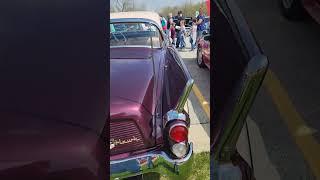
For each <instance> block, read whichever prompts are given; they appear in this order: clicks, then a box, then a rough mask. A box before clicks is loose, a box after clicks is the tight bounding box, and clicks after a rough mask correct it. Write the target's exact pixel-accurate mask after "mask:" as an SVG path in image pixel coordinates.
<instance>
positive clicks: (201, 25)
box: [196, 8, 205, 41]
mask: <svg viewBox="0 0 320 180" xmlns="http://www.w3.org/2000/svg"><path fill="white" fill-rule="evenodd" d="M196 24H197V41H198V40H199V38H200V37H201V36H202V33H203V31H204V30H205V17H204V15H203V10H202V8H200V9H199V15H198V17H197V22H196Z"/></svg>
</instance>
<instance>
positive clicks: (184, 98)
mask: <svg viewBox="0 0 320 180" xmlns="http://www.w3.org/2000/svg"><path fill="white" fill-rule="evenodd" d="M193 84H194V80H193V79H191V78H190V79H189V80H188V81H187V84H186V86H185V87H184V89H183V92H182V94H181V96H180V97H179V100H178V102H177V105H176V107H175V109H176V110H177V111H178V112H182V111H183V109H184V105H185V104H186V102H187V99H188V97H189V94H190V91H191V89H192V86H193Z"/></svg>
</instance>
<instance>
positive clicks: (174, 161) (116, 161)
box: [110, 142, 193, 165]
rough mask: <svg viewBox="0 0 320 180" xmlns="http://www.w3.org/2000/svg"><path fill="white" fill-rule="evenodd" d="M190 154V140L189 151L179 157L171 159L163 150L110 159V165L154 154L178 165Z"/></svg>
mask: <svg viewBox="0 0 320 180" xmlns="http://www.w3.org/2000/svg"><path fill="white" fill-rule="evenodd" d="M192 154H193V143H192V142H190V143H189V151H188V153H187V155H186V156H185V157H184V158H181V159H172V158H170V157H169V156H168V155H167V154H166V153H165V152H163V151H160V152H152V153H147V154H144V155H139V156H135V157H130V158H126V159H121V160H113V161H110V165H113V164H119V163H124V162H127V161H130V160H135V159H140V158H146V157H154V156H161V157H162V158H164V160H166V161H167V162H169V163H171V164H178V165H179V164H183V163H185V162H186V161H188V160H189V159H190V157H191V156H192Z"/></svg>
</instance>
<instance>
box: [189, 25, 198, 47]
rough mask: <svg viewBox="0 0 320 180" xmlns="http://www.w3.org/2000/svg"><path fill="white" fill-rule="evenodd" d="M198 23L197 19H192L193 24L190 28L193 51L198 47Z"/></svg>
mask: <svg viewBox="0 0 320 180" xmlns="http://www.w3.org/2000/svg"><path fill="white" fill-rule="evenodd" d="M197 28H198V27H197V24H196V19H193V20H192V26H191V30H190V32H191V33H190V43H191V51H193V50H194V49H195V48H196V42H197Z"/></svg>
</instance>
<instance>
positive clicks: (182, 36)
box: [180, 20, 186, 49]
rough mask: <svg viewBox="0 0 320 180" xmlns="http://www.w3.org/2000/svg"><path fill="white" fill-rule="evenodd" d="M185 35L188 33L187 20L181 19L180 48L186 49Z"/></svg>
mask: <svg viewBox="0 0 320 180" xmlns="http://www.w3.org/2000/svg"><path fill="white" fill-rule="evenodd" d="M185 35H186V26H185V20H181V21H180V49H184V48H185V47H186V42H185Z"/></svg>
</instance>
